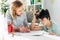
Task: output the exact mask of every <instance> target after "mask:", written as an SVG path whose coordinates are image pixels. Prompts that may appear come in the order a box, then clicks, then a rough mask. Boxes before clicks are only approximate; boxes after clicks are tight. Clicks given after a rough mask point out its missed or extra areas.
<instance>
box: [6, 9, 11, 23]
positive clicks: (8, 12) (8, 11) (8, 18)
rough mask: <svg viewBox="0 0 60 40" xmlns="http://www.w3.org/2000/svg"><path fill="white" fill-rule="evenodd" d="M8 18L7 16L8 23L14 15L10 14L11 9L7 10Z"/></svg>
mask: <svg viewBox="0 0 60 40" xmlns="http://www.w3.org/2000/svg"><path fill="white" fill-rule="evenodd" d="M6 18H7V23H9V22H12V17H11V15H10V10H7V12H6Z"/></svg>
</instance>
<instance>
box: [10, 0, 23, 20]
mask: <svg viewBox="0 0 60 40" xmlns="http://www.w3.org/2000/svg"><path fill="white" fill-rule="evenodd" d="M22 5H23V4H22V2H20V1H19V0H16V1H14V2H12V5H11V7H10V11H11V16H12V18H13V19H16V8H19V7H21V6H22Z"/></svg>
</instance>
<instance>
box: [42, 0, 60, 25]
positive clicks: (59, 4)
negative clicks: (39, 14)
mask: <svg viewBox="0 0 60 40" xmlns="http://www.w3.org/2000/svg"><path fill="white" fill-rule="evenodd" d="M53 1H54V2H53V3H51V0H44V5H43V6H44V8H47V9H48V10H49V12H50V15H51V19H52V21H53V22H55V23H57V24H58V25H60V0H53Z"/></svg>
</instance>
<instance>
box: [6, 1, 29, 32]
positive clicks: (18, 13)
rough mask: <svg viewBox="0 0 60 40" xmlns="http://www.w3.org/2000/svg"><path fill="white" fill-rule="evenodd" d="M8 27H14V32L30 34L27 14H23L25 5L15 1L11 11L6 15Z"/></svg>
mask: <svg viewBox="0 0 60 40" xmlns="http://www.w3.org/2000/svg"><path fill="white" fill-rule="evenodd" d="M6 18H7V21H8V25H9V24H10V23H11V24H13V25H14V27H13V30H14V31H19V32H28V31H29V29H28V27H27V26H28V25H27V17H26V13H24V12H23V4H22V3H21V2H20V1H14V2H13V3H12V5H11V8H10V10H8V11H7V13H6Z"/></svg>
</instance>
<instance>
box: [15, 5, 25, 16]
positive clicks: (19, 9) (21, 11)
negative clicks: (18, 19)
mask: <svg viewBox="0 0 60 40" xmlns="http://www.w3.org/2000/svg"><path fill="white" fill-rule="evenodd" d="M23 9H24V8H23V5H22V6H21V7H19V8H17V9H16V15H18V16H21V15H22V14H23Z"/></svg>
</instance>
